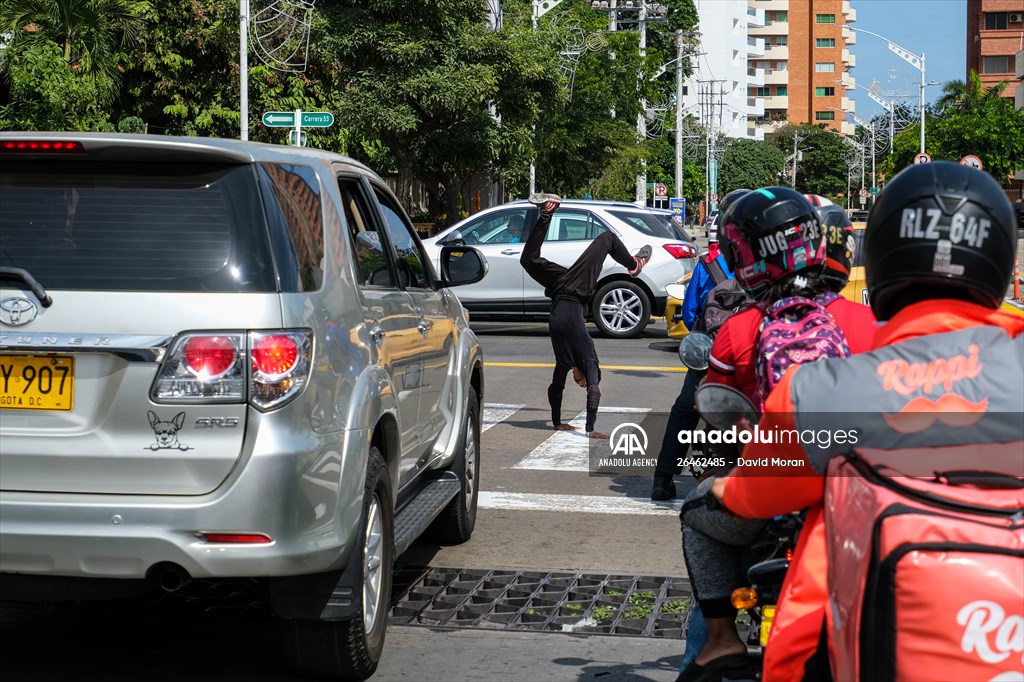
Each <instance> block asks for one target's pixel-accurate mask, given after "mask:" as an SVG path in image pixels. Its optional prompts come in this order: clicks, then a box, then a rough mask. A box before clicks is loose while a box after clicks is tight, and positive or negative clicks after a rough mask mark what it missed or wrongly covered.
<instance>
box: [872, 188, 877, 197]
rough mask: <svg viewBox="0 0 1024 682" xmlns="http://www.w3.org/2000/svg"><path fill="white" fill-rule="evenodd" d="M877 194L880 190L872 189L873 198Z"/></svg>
mask: <svg viewBox="0 0 1024 682" xmlns="http://www.w3.org/2000/svg"><path fill="white" fill-rule="evenodd" d="M876 194H878V188H877V187H872V188H871V196H875V195H876Z"/></svg>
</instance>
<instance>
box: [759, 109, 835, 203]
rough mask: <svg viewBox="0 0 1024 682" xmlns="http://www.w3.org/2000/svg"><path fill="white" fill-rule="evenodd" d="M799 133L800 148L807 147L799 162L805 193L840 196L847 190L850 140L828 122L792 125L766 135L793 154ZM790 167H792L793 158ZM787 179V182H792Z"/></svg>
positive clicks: (798, 185)
mask: <svg viewBox="0 0 1024 682" xmlns="http://www.w3.org/2000/svg"><path fill="white" fill-rule="evenodd" d="M795 135H797V136H799V148H800V149H803V150H805V151H803V152H802V153H801V158H800V161H799V162H798V163H797V174H796V180H797V182H796V189H797V191H799V192H802V193H805V194H820V195H822V196H836V195H838V194H840V193H845V192H846V181H847V178H846V171H847V167H848V164H847V162H846V158H847V156H848V155H849V153H850V148H849V145H848V143H847V142H846V141H845V139H844V137H843V136H842V135H840V134H839V133H837V132H835V131H833V130H830V129H829V128H828V126H826V125H825V124H820V125H811V124H809V123H804V124H802V125H799V126H796V125H788V126H786V127H784V128H782V129H780V130H779V131H777V132H776V133H774V134H772V135H769V136H767V137H766V139H768V140H769V141H770V142H771V143H772V144H774V145H776V146H777V147H778V148H779V149H780V150H781V151H782V152H783V154H785V156H786V158H791V157H792V155H793V137H794V136H795ZM786 167H787V170H789V169H792V167H793V164H792V161H790V162H789V163H788V164H787V166H786ZM790 182H791V179H787V181H786V182H785V183H784V184H789V183H790Z"/></svg>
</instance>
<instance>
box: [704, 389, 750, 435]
mask: <svg viewBox="0 0 1024 682" xmlns="http://www.w3.org/2000/svg"><path fill="white" fill-rule="evenodd" d="M696 402H697V411H698V412H700V416H701V417H702V418H703V419H704V421H706V422H707V423H708V424H710V425H711V426H713V427H714V428H716V429H730V428H732V427H733V426H743V422H744V421H746V423H747V425H749V426H750V427H753V425H754V424H756V423H757V422H758V420H759V419H760V418H761V413H760V412H758V411H757V408H756V407H754V404H753V403H752V402H750V399H749V398H747V396H745V395H743V394H742V393H740V392H739V391H737V390H736V389H735V388H732V387H730V386H723V385H722V384H703V385H701V387H700V388H698V389H697V401H696Z"/></svg>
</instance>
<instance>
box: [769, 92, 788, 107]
mask: <svg viewBox="0 0 1024 682" xmlns="http://www.w3.org/2000/svg"><path fill="white" fill-rule="evenodd" d="M764 108H765V109H789V97H788V96H787V95H772V96H771V97H765V98H764Z"/></svg>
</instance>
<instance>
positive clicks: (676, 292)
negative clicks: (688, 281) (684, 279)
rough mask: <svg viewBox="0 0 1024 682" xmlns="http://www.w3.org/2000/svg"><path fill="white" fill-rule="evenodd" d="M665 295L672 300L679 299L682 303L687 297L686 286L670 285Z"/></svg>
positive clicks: (666, 288)
mask: <svg viewBox="0 0 1024 682" xmlns="http://www.w3.org/2000/svg"><path fill="white" fill-rule="evenodd" d="M665 293H666V294H668V295H669V296H671V297H672V298H678V299H679V300H680V301H681V300H683V298H685V297H686V285H685V284H669V285H668V286H666V287H665Z"/></svg>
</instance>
